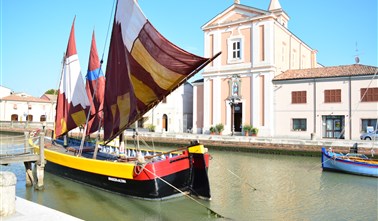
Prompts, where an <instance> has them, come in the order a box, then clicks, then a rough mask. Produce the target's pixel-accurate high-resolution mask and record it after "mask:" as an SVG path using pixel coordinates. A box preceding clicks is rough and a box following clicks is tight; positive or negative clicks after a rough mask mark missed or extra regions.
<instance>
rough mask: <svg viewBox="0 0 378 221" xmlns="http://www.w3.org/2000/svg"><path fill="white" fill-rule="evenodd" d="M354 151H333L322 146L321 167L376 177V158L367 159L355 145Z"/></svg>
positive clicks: (377, 172) (377, 162) (377, 166)
mask: <svg viewBox="0 0 378 221" xmlns="http://www.w3.org/2000/svg"><path fill="white" fill-rule="evenodd" d="M353 152H354V153H348V154H342V153H335V152H333V151H332V149H330V150H326V149H325V148H324V147H323V148H322V168H323V170H326V171H335V172H342V173H350V174H356V175H363V176H372V177H378V160H375V159H369V158H368V157H367V156H365V155H364V154H358V153H357V146H356V147H355V151H353Z"/></svg>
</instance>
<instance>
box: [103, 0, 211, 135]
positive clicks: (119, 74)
mask: <svg viewBox="0 0 378 221" xmlns="http://www.w3.org/2000/svg"><path fill="white" fill-rule="evenodd" d="M209 60H210V59H208V58H203V57H200V56H197V55H194V54H191V53H189V52H187V51H184V50H183V49H181V48H179V47H178V46H176V45H174V44H172V43H171V42H169V41H168V40H167V39H166V38H164V37H163V36H162V35H161V34H160V33H159V32H158V31H157V30H156V29H155V28H154V27H153V26H152V25H151V24H150V22H149V21H148V20H147V18H146V17H145V16H144V15H143V13H142V11H141V9H140V8H139V5H138V4H137V3H136V2H135V1H134V0H119V1H118V3H117V7H116V13H115V18H114V23H113V31H112V37H111V42H110V49H109V56H108V63H107V69H106V87H105V101H104V102H105V103H104V139H105V140H111V139H113V138H114V137H116V136H117V135H118V134H119V133H121V132H122V131H123V130H124V129H126V128H127V127H128V126H130V125H131V124H132V123H134V122H135V121H137V120H138V119H139V118H140V117H142V116H143V114H145V113H146V112H147V111H148V110H150V109H151V108H152V107H154V106H155V105H157V104H158V102H159V101H160V100H162V99H163V98H164V97H165V96H167V95H168V94H169V93H171V92H172V90H174V89H175V88H177V87H178V86H180V85H181V84H182V83H184V82H185V80H186V79H187V78H188V77H191V76H192V75H194V74H195V73H197V72H198V71H199V70H200V69H201V68H203V67H204V65H205V64H207V62H209Z"/></svg>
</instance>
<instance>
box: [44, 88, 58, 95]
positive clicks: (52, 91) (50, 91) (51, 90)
mask: <svg viewBox="0 0 378 221" xmlns="http://www.w3.org/2000/svg"><path fill="white" fill-rule="evenodd" d="M45 94H58V90H55V89H50V90H47V91H46V92H45Z"/></svg>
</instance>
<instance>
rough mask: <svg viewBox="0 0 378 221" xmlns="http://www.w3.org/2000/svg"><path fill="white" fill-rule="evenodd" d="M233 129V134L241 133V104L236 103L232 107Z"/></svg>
mask: <svg viewBox="0 0 378 221" xmlns="http://www.w3.org/2000/svg"><path fill="white" fill-rule="evenodd" d="M234 108H235V109H234V128H235V132H241V131H242V119H243V104H242V103H237V104H235V106H234Z"/></svg>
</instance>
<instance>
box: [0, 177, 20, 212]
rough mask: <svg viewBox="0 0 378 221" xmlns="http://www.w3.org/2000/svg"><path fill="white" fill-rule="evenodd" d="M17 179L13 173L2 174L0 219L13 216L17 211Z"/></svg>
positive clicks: (0, 178) (0, 181)
mask: <svg viewBox="0 0 378 221" xmlns="http://www.w3.org/2000/svg"><path fill="white" fill-rule="evenodd" d="M16 182H17V178H16V175H14V174H13V173H11V172H6V171H1V172H0V217H4V216H9V215H12V214H13V213H14V212H15V211H16Z"/></svg>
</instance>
